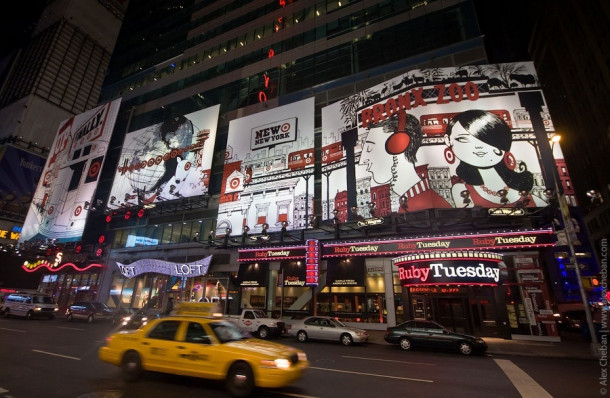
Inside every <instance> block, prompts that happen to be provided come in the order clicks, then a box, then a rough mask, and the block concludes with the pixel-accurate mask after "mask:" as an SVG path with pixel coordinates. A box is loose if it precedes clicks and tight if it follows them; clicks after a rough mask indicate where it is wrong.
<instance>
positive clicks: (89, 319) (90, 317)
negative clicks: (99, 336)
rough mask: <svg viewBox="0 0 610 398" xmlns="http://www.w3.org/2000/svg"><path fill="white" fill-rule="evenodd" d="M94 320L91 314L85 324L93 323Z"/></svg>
mask: <svg viewBox="0 0 610 398" xmlns="http://www.w3.org/2000/svg"><path fill="white" fill-rule="evenodd" d="M94 320H95V318H94V317H93V314H91V315H89V317H88V318H87V322H89V323H93V321H94Z"/></svg>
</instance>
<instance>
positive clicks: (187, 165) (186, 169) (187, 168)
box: [184, 162, 191, 171]
mask: <svg viewBox="0 0 610 398" xmlns="http://www.w3.org/2000/svg"><path fill="white" fill-rule="evenodd" d="M190 168H191V162H186V164H185V165H184V170H185V171H188V170H189V169H190Z"/></svg>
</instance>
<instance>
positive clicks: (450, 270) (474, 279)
mask: <svg viewBox="0 0 610 398" xmlns="http://www.w3.org/2000/svg"><path fill="white" fill-rule="evenodd" d="M396 266H397V267H398V277H399V279H400V283H401V284H402V285H403V286H416V285H466V284H468V285H493V286H497V285H498V284H499V283H500V268H499V267H498V261H494V260H489V259H478V258H476V259H475V258H473V259H451V260H449V259H430V260H423V261H422V260H418V261H405V262H404V263H397V264H396Z"/></svg>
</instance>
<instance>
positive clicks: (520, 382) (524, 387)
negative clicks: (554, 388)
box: [494, 359, 553, 398]
mask: <svg viewBox="0 0 610 398" xmlns="http://www.w3.org/2000/svg"><path fill="white" fill-rule="evenodd" d="M494 361H495V362H496V364H497V365H498V366H499V367H500V369H502V371H503V372H504V374H506V376H507V377H508V379H509V380H510V381H511V382H512V383H513V385H514V386H515V388H516V389H517V391H519V394H521V396H522V397H523V398H553V396H552V395H551V394H549V393H548V392H546V390H545V389H544V388H542V387H541V386H540V384H538V383H536V381H535V380H534V379H532V378H531V377H530V376H529V375H528V374H527V373H525V372H524V371H523V370H521V369H520V368H519V367H518V366H517V365H515V364H514V363H513V362H512V361H509V360H508V359H494Z"/></svg>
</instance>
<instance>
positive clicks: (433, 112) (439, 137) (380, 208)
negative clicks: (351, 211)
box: [322, 62, 563, 221]
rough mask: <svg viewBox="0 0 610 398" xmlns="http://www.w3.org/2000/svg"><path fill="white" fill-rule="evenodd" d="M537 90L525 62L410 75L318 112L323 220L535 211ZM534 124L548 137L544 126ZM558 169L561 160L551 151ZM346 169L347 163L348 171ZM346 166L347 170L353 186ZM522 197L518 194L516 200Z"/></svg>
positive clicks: (549, 126) (539, 193)
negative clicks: (532, 95) (525, 101)
mask: <svg viewBox="0 0 610 398" xmlns="http://www.w3.org/2000/svg"><path fill="white" fill-rule="evenodd" d="M524 91H538V92H539V91H540V86H539V83H538V78H537V76H536V71H535V69H534V65H533V63H531V62H523V63H511V64H494V65H478V66H464V67H451V68H435V69H422V70H412V71H409V72H407V73H405V74H403V75H400V76H397V77H395V78H393V79H392V80H388V81H385V82H383V83H380V84H378V85H376V86H373V87H370V88H369V89H366V90H364V91H362V92H359V93H357V94H355V95H352V96H350V97H347V98H344V99H343V100H340V101H338V102H336V103H333V104H331V105H329V106H327V107H325V108H323V109H322V174H323V176H324V177H323V178H322V192H323V198H322V203H323V205H322V209H323V214H322V218H323V219H330V218H332V217H333V216H334V215H333V211H335V210H337V211H338V217H339V219H340V220H341V221H345V220H346V218H347V211H348V210H347V200H346V199H347V197H348V193H352V192H354V193H356V196H357V205H358V214H359V215H362V216H367V215H368V207H367V206H368V204H370V203H374V204H375V205H376V207H377V209H376V215H377V216H378V217H379V216H384V215H388V214H390V213H392V212H398V213H402V212H405V211H408V212H412V211H417V210H423V209H429V208H463V207H473V206H480V207H483V208H499V207H544V206H546V205H547V202H546V198H545V196H544V195H543V192H544V190H545V185H544V181H543V179H542V171H541V166H540V162H539V160H538V158H539V157H538V148H537V143H536V139H535V135H534V132H533V130H532V124H531V121H530V118H529V114H528V113H527V112H526V111H525V108H524V106H523V105H522V103H521V101H520V98H519V93H520V92H524ZM542 110H543V111H542V112H541V116H542V119H543V122H544V124H545V128H546V131H547V134H549V136H550V135H551V134H553V133H554V129H553V123H552V121H551V118H550V115H549V112H548V110H547V108H546V106H544V105H543V107H542ZM552 149H553V154H554V157H555V159H556V161H557V162H563V155H562V154H561V150H560V148H559V145H557V144H553V148H552ZM352 162H353V163H352ZM348 164H354V165H355V183H353V184H352V185H355V186H347V184H348V183H347V181H349V180H350V179H349V178H348V175H347V170H350V168H349V167H347V166H348ZM521 193H524V195H521Z"/></svg>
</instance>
